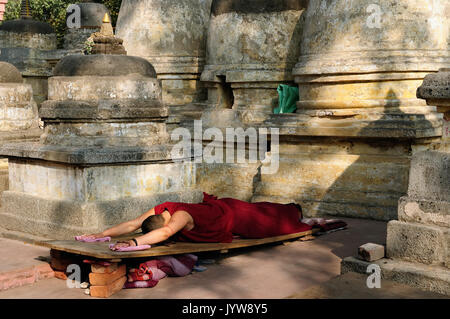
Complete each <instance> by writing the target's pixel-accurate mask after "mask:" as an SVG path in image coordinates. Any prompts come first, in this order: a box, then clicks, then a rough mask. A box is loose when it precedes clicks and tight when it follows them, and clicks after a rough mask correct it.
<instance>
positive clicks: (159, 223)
mask: <svg viewBox="0 0 450 319" xmlns="http://www.w3.org/2000/svg"><path fill="white" fill-rule="evenodd" d="M169 220H170V214H169V212H168V211H165V212H164V213H162V214H161V215H153V216H150V217H148V218H147V219H146V220H144V222H143V223H142V226H141V229H142V233H144V234H147V233H149V232H151V231H154V230H156V229H159V228H163V227H164V226H165V225H167V224H168V223H169Z"/></svg>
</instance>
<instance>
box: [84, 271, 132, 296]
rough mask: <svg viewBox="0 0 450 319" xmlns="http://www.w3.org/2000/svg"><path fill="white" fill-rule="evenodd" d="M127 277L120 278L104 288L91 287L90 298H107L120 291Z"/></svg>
mask: <svg viewBox="0 0 450 319" xmlns="http://www.w3.org/2000/svg"><path fill="white" fill-rule="evenodd" d="M126 281H127V277H125V276H124V277H120V278H119V279H117V280H116V281H114V282H113V283H111V284H109V285H105V286H91V287H90V291H91V296H92V297H96V298H108V297H111V296H112V295H114V294H115V293H118V292H119V291H121V290H122V288H123V285H124V284H125V282H126Z"/></svg>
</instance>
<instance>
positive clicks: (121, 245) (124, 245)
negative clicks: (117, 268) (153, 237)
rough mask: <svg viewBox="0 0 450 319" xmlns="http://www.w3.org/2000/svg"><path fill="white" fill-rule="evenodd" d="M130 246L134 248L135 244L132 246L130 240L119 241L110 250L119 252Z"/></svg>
mask: <svg viewBox="0 0 450 319" xmlns="http://www.w3.org/2000/svg"><path fill="white" fill-rule="evenodd" d="M132 246H135V244H134V242H133V241H132V240H130V241H119V242H117V243H116V244H115V245H114V246H113V247H112V248H111V250H119V249H121V248H128V247H132Z"/></svg>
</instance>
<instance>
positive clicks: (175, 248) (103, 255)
mask: <svg viewBox="0 0 450 319" xmlns="http://www.w3.org/2000/svg"><path fill="white" fill-rule="evenodd" d="M318 231H319V229H313V230H311V231H306V232H302V233H296V234H290V235H284V236H277V237H271V238H263V239H235V240H234V241H233V242H232V243H226V244H222V243H181V242H177V243H173V244H169V245H167V246H155V247H152V248H150V249H148V250H143V251H136V252H116V251H112V250H110V249H109V245H110V244H111V243H82V242H77V241H75V240H73V241H45V242H40V243H39V245H41V246H44V247H48V248H50V249H54V250H57V251H64V252H67V253H71V254H76V255H82V256H86V257H92V258H96V259H104V260H105V259H106V260H111V259H118V258H119V259H128V258H146V257H158V256H168V255H179V254H192V253H199V252H208V251H228V250H230V249H236V248H244V247H252V246H259V245H264V244H270V243H276V242H285V241H288V240H293V239H298V238H301V237H305V236H310V235H313V234H314V233H316V232H318Z"/></svg>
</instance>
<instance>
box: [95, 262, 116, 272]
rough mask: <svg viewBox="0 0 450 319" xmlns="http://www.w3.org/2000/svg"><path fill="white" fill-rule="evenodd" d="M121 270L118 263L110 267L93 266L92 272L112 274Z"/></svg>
mask: <svg viewBox="0 0 450 319" xmlns="http://www.w3.org/2000/svg"><path fill="white" fill-rule="evenodd" d="M118 268H119V264H118V263H114V264H111V265H110V266H107V267H105V266H101V265H91V271H92V272H93V273H95V274H112V273H113V272H115V271H116V270H117V269H118Z"/></svg>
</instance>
